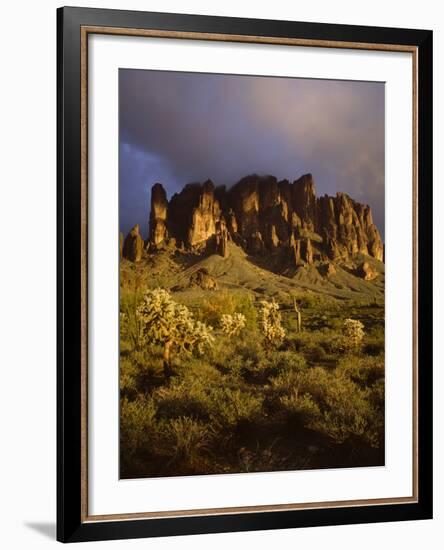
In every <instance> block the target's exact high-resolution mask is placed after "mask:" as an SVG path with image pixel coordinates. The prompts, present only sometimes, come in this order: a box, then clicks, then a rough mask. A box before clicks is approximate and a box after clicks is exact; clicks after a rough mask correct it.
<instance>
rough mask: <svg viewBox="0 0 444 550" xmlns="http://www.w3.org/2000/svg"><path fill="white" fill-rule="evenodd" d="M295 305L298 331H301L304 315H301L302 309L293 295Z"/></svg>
mask: <svg viewBox="0 0 444 550" xmlns="http://www.w3.org/2000/svg"><path fill="white" fill-rule="evenodd" d="M293 306H294V310H295V311H296V322H297V331H298V332H301V330H302V315H301V310H300V309H299V307H298V303H297V301H296V298H294V297H293Z"/></svg>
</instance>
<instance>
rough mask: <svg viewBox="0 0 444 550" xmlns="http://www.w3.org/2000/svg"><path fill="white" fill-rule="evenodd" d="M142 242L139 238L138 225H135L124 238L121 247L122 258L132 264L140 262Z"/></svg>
mask: <svg viewBox="0 0 444 550" xmlns="http://www.w3.org/2000/svg"><path fill="white" fill-rule="evenodd" d="M143 246H144V241H143V239H142V237H141V236H140V227H139V224H136V225H135V226H134V227H133V228H132V229H131V231H130V232H129V233H128V235H127V236H126V238H125V240H124V242H123V247H122V256H123V257H124V258H126V259H127V260H131V261H132V262H140V260H141V259H142V254H143Z"/></svg>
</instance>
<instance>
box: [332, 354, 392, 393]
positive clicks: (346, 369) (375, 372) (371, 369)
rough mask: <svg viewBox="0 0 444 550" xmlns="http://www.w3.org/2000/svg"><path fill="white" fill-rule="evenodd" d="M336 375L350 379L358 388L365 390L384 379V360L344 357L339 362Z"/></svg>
mask: <svg viewBox="0 0 444 550" xmlns="http://www.w3.org/2000/svg"><path fill="white" fill-rule="evenodd" d="M337 374H338V375H339V374H340V375H342V376H345V377H347V378H350V379H351V380H352V381H353V382H355V384H358V386H359V387H360V388H362V389H365V388H368V387H371V386H373V385H374V384H375V383H376V382H377V381H378V380H380V379H381V378H382V379H383V378H384V359H383V358H382V357H366V356H359V357H358V356H352V357H347V356H346V357H344V358H342V359H341V360H340V361H339V364H338V367H337Z"/></svg>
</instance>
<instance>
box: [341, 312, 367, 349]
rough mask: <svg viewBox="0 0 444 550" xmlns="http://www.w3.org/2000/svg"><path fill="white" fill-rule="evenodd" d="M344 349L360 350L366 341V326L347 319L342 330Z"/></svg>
mask: <svg viewBox="0 0 444 550" xmlns="http://www.w3.org/2000/svg"><path fill="white" fill-rule="evenodd" d="M342 333H343V335H344V348H345V349H346V350H353V349H355V350H356V349H359V348H360V347H361V345H362V340H363V339H364V334H365V333H364V325H363V324H362V323H361V321H357V320H356V319H345V321H344V326H343V329H342Z"/></svg>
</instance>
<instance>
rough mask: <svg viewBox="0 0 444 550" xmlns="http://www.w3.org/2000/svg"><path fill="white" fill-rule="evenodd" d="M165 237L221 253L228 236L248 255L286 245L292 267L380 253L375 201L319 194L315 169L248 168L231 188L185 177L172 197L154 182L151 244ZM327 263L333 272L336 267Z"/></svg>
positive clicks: (154, 245) (281, 250)
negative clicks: (285, 175)
mask: <svg viewBox="0 0 444 550" xmlns="http://www.w3.org/2000/svg"><path fill="white" fill-rule="evenodd" d="M127 238H128V237H127ZM168 239H175V241H176V243H177V246H178V247H184V248H186V249H189V250H193V251H197V252H200V251H208V252H216V253H218V254H220V255H222V256H226V255H227V253H228V249H227V243H228V241H230V240H231V241H233V242H235V243H236V244H238V245H239V246H241V247H242V248H243V249H244V250H245V251H246V252H247V253H249V254H251V255H263V254H270V253H281V254H282V255H283V256H285V257H288V261H289V262H290V264H292V265H293V266H295V267H298V266H301V265H304V264H312V263H314V262H316V261H323V262H326V261H330V260H332V261H336V260H347V259H348V258H350V257H352V256H354V255H356V254H364V255H367V256H371V257H373V258H376V259H378V260H381V261H382V260H383V245H382V241H381V237H380V235H379V231H378V229H377V228H376V226H375V225H374V223H373V219H372V213H371V210H370V207H369V206H367V205H363V204H360V203H358V202H356V201H354V200H353V199H352V198H350V197H349V196H348V195H346V194H345V193H337V195H336V196H334V197H330V196H327V195H325V196H323V197H316V191H315V186H314V182H313V177H312V176H311V174H306V175H304V176H302V177H301V178H299V179H298V180H296V181H294V182H293V183H291V182H289V181H288V180H282V181H278V180H277V179H276V178H274V177H273V176H257V175H251V176H247V177H245V178H243V179H241V180H240V181H239V182H238V183H236V184H235V185H234V186H233V187H232V188H230V189H226V188H225V187H215V186H214V184H213V183H212V182H211V181H210V180H208V181H206V182H205V183H204V184H197V183H193V184H188V185H186V186H185V187H184V188H183V189H182V191H181V192H180V193H176V194H175V195H174V196H173V197H172V198H171V200H170V201H169V202H168V201H167V198H166V193H165V190H164V189H163V187H162V185H161V184H159V183H156V184H155V185H154V186H153V189H152V195H151V213H150V223H149V244H150V247H152V248H154V249H155V248H158V247H161V246H162V245H163V244H164V243H165V242H167V241H168ZM328 271H329V274H332V273H333V270H332V268H328Z"/></svg>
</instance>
